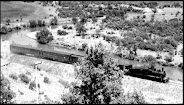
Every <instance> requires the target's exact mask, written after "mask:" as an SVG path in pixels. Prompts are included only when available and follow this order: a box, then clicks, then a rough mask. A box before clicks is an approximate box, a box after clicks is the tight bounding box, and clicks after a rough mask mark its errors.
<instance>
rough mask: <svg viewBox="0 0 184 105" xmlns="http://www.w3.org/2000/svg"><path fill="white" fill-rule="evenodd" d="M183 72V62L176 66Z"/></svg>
mask: <svg viewBox="0 0 184 105" xmlns="http://www.w3.org/2000/svg"><path fill="white" fill-rule="evenodd" d="M178 67H180V68H181V69H182V70H183V62H182V63H180V64H179V65H178Z"/></svg>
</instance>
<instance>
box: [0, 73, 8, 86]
mask: <svg viewBox="0 0 184 105" xmlns="http://www.w3.org/2000/svg"><path fill="white" fill-rule="evenodd" d="M0 85H1V87H5V86H9V85H10V81H9V80H8V79H7V78H5V77H4V75H2V76H1V83H0Z"/></svg>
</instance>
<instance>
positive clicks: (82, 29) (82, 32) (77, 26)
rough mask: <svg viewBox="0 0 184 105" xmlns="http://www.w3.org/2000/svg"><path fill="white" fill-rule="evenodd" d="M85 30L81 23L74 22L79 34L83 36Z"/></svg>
mask: <svg viewBox="0 0 184 105" xmlns="http://www.w3.org/2000/svg"><path fill="white" fill-rule="evenodd" d="M86 30H87V29H86V28H85V27H84V25H83V24H80V23H77V24H76V31H77V33H78V34H79V35H80V36H82V37H84V36H85V35H86Z"/></svg>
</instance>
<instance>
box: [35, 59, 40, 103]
mask: <svg viewBox="0 0 184 105" xmlns="http://www.w3.org/2000/svg"><path fill="white" fill-rule="evenodd" d="M41 63H42V61H37V62H35V63H34V69H36V93H37V94H36V96H37V98H36V103H37V104H39V102H38V97H39V90H38V80H37V78H38V67H37V65H38V64H41Z"/></svg>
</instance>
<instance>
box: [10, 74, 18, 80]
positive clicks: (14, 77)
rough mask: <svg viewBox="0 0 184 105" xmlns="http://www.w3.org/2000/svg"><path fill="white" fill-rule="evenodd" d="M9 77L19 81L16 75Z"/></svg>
mask: <svg viewBox="0 0 184 105" xmlns="http://www.w3.org/2000/svg"><path fill="white" fill-rule="evenodd" d="M9 77H10V78H12V79H14V80H17V79H18V77H17V75H15V74H10V75H9Z"/></svg>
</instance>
